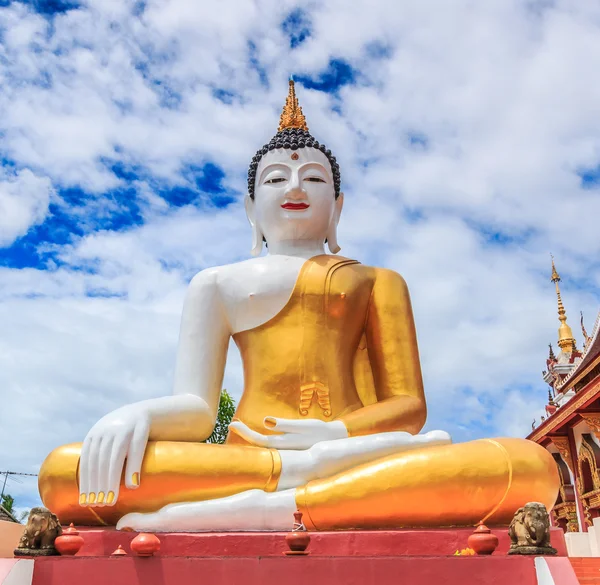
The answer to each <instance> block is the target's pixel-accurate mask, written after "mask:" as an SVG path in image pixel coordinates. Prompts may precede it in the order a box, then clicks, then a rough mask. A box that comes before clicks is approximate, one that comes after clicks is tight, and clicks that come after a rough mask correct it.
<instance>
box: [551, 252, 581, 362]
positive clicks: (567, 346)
mask: <svg viewBox="0 0 600 585" xmlns="http://www.w3.org/2000/svg"><path fill="white" fill-rule="evenodd" d="M550 280H551V281H552V282H553V283H554V284H555V285H556V296H557V298H558V320H559V321H560V327H559V328H558V345H559V347H560V349H561V350H562V351H563V352H564V353H571V352H572V351H573V349H574V348H575V338H574V337H573V331H571V328H570V327H569V326H568V325H567V312H566V311H565V306H564V305H563V302H562V298H561V296H560V288H559V287H558V283H559V282H560V276H559V274H558V272H557V271H556V266H554V257H552V277H551V278H550Z"/></svg>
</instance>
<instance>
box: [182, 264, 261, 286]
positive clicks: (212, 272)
mask: <svg viewBox="0 0 600 585" xmlns="http://www.w3.org/2000/svg"><path fill="white" fill-rule="evenodd" d="M268 265H269V262H268V258H266V257H259V258H250V259H248V260H242V261H241V262H234V263H232V264H223V265H221V266H211V267H210V268H205V269H204V270H201V271H200V272H198V273H197V274H196V275H195V276H194V278H192V280H191V282H190V285H189V288H190V290H191V291H196V290H201V289H211V288H212V289H215V290H219V289H220V288H222V287H223V286H227V285H229V284H230V283H231V282H232V281H236V282H240V281H242V282H243V280H244V278H247V277H249V276H251V275H255V274H261V273H262V272H264V271H265V270H266V269H267V268H268Z"/></svg>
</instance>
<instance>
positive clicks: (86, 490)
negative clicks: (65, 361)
mask: <svg viewBox="0 0 600 585" xmlns="http://www.w3.org/2000/svg"><path fill="white" fill-rule="evenodd" d="M343 201H344V197H343V194H342V193H341V192H340V169H339V166H338V163H337V162H336V159H335V157H334V156H333V155H332V153H331V151H330V150H329V149H327V148H326V147H325V146H324V145H322V144H321V143H319V142H318V141H317V140H315V139H314V138H313V137H312V135H311V134H310V133H309V131H308V128H307V125H306V120H305V117H304V115H303V113H302V109H301V108H300V106H299V105H298V100H297V98H296V95H295V89H294V83H293V81H290V87H289V95H288V97H287V100H286V104H285V106H284V109H283V113H282V116H281V120H280V125H279V128H278V131H277V133H276V135H275V137H274V138H273V139H272V140H271V141H270V142H269V143H268V144H266V145H265V146H263V147H262V148H261V149H260V150H259V151H258V152H257V153H256V155H255V156H254V157H253V159H252V163H251V165H250V170H249V173H248V195H247V197H246V201H245V205H246V212H247V215H248V219H249V222H250V225H251V228H252V233H253V248H252V253H253V256H254V257H253V258H252V259H249V260H246V261H243V262H239V263H236V264H231V265H227V266H220V267H217V268H209V269H206V270H203V271H202V272H200V273H199V274H197V275H196V276H195V277H194V278H193V279H192V281H191V283H190V285H189V290H188V293H187V297H186V299H185V302H184V307H183V314H182V321H181V332H180V339H179V347H178V354H177V363H176V369H175V380H174V391H173V394H172V395H171V396H165V397H161V398H155V399H149V400H144V401H142V402H138V403H135V404H130V405H127V406H123V407H121V408H119V409H117V410H115V411H114V412H111V413H109V414H107V415H106V416H104V417H103V418H102V419H101V420H100V421H98V422H97V423H96V424H95V425H94V426H93V427H92V429H91V430H90V431H89V433H88V435H87V436H86V437H85V440H84V442H83V444H81V443H77V444H71V445H66V446H63V447H59V448H57V449H55V450H54V451H53V452H52V453H51V454H50V455H49V456H48V457H47V459H46V460H45V462H44V463H43V465H42V467H41V470H40V474H39V486H40V493H41V497H42V500H43V502H44V504H45V505H46V506H47V507H48V508H49V509H50V510H52V511H53V512H55V513H56V514H57V515H58V517H59V518H60V520H61V522H63V523H65V522H66V523H69V522H74V523H77V524H80V525H108V526H116V527H117V528H119V529H133V530H154V531H213V530H287V529H289V527H290V525H291V523H292V520H293V513H294V511H295V510H296V509H299V510H300V511H301V512H303V518H304V522H305V524H306V526H307V528H308V529H309V530H340V529H378V528H397V527H414V526H456V525H474V524H476V523H477V522H479V521H482V520H483V521H485V522H486V523H488V524H508V523H509V521H510V520H511V518H512V516H513V514H514V512H515V511H516V510H517V509H518V508H520V507H521V506H523V505H524V504H526V503H527V502H529V501H537V502H541V503H544V504H545V505H546V506H547V507H548V508H550V507H552V505H553V504H554V501H555V499H556V495H557V491H558V487H559V478H558V472H557V469H556V465H555V463H554V460H553V459H552V457H551V455H550V454H549V453H548V452H547V451H546V450H545V449H543V448H542V447H540V446H538V445H537V444H535V443H533V442H531V441H527V440H523V439H480V440H474V441H471V442H467V443H461V444H452V442H451V440H450V437H449V435H448V434H447V433H445V432H443V431H431V432H429V433H425V434H418V433H419V432H420V430H421V429H422V427H423V425H424V424H425V419H426V402H425V395H424V391H423V382H422V378H421V369H420V363H419V354H418V349H417V340H416V333H415V326H414V321H413V316H412V310H411V304H410V298H409V293H408V289H407V286H406V283H405V281H404V280H403V278H402V277H401V276H400V275H399V274H397V273H396V272H393V271H391V270H388V269H384V268H375V267H371V266H366V265H363V264H360V263H359V262H357V261H356V260H352V259H349V258H344V257H341V256H338V255H337V252H339V250H340V248H339V246H338V243H337V225H338V221H339V218H340V213H341V211H342V205H343ZM265 242H266V245H267V248H268V253H267V254H266V255H260V254H261V251H262V248H263V245H264V243H265ZM325 244H327V246H328V248H329V251H330V252H331V254H327V253H326V251H325ZM230 338H233V341H234V342H235V344H236V345H237V347H238V349H239V351H240V353H241V357H242V362H243V369H244V388H243V393H242V395H241V399H240V401H239V405H238V407H237V410H236V413H235V416H234V420H233V421H232V423H231V426H230V430H229V435H228V438H227V441H226V443H225V444H224V445H213V444H207V443H204V442H203V441H204V440H205V439H206V438H207V437H208V436H209V435H210V434H211V432H212V430H213V427H214V425H215V420H216V416H217V409H218V404H219V396H220V392H221V384H222V381H223V375H224V369H225V363H226V357H227V348H228V344H229V340H230Z"/></svg>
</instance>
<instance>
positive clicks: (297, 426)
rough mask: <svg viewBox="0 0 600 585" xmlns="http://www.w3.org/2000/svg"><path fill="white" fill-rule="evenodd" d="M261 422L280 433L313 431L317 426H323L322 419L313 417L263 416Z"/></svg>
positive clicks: (307, 432)
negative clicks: (297, 418)
mask: <svg viewBox="0 0 600 585" xmlns="http://www.w3.org/2000/svg"><path fill="white" fill-rule="evenodd" d="M263 424H264V425H265V427H266V428H267V429H269V430H270V431H277V432H280V433H306V434H309V433H314V432H315V430H317V429H318V428H319V427H321V426H323V424H327V423H324V422H323V421H322V420H317V419H314V418H309V419H304V420H293V419H289V418H275V417H274V416H267V417H265V419H264V421H263Z"/></svg>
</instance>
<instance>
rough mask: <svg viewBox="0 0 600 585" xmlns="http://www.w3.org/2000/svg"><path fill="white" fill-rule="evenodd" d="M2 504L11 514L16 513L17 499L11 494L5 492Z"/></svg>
mask: <svg viewBox="0 0 600 585" xmlns="http://www.w3.org/2000/svg"><path fill="white" fill-rule="evenodd" d="M0 504H2V507H3V508H4V509H5V510H6V511H7V512H8V513H9V514H12V515H13V516H14V515H15V499H14V498H13V497H12V496H11V495H10V494H3V496H2V501H1V502H0Z"/></svg>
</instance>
